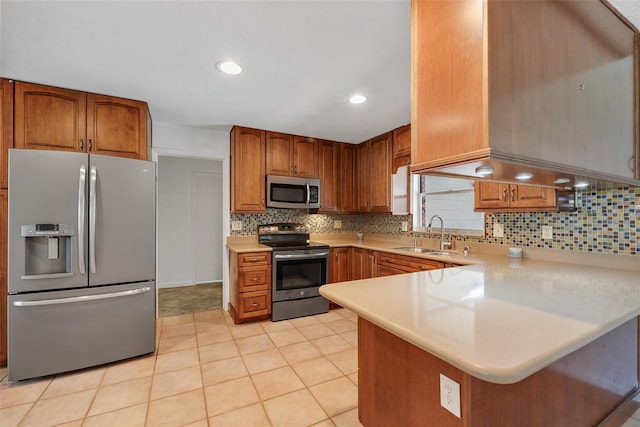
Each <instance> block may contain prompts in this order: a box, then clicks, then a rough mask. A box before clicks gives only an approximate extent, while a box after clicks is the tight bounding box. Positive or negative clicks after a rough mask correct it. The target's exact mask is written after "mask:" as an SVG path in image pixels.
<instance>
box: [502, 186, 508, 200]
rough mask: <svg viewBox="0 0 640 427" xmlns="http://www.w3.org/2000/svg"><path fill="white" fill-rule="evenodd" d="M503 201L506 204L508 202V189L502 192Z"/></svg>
mask: <svg viewBox="0 0 640 427" xmlns="http://www.w3.org/2000/svg"><path fill="white" fill-rule="evenodd" d="M502 200H504V201H505V202H506V201H507V189H506V188H505V189H503V190H502Z"/></svg>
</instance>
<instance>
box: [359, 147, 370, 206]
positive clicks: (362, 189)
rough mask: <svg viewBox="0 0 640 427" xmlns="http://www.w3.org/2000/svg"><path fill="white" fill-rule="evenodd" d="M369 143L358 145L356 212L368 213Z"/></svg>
mask: <svg viewBox="0 0 640 427" xmlns="http://www.w3.org/2000/svg"><path fill="white" fill-rule="evenodd" d="M368 164H369V141H367V142H363V143H361V144H360V145H358V167H357V168H356V174H357V175H356V176H357V177H358V186H357V191H356V195H357V211H358V212H368V211H369V206H370V205H369V174H368V167H367V165H368Z"/></svg>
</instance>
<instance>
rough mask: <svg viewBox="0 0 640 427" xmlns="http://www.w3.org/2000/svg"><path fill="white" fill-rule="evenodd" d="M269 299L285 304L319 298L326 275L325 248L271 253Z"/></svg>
mask: <svg viewBox="0 0 640 427" xmlns="http://www.w3.org/2000/svg"><path fill="white" fill-rule="evenodd" d="M272 261H273V273H272V274H273V277H272V279H273V280H272V286H273V292H272V296H271V300H272V301H274V302H276V301H288V300H294V299H301V298H310V297H316V296H319V295H320V293H319V291H318V288H319V287H320V286H321V285H324V284H326V283H327V278H328V276H329V249H300V250H287V251H274V252H273V259H272Z"/></svg>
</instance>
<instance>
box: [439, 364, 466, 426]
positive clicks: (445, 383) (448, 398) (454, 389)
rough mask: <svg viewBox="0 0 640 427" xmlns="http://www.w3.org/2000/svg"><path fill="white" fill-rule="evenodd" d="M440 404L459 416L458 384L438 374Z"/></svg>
mask: <svg viewBox="0 0 640 427" xmlns="http://www.w3.org/2000/svg"><path fill="white" fill-rule="evenodd" d="M440 405H441V406H442V407H443V408H445V409H446V410H447V411H449V412H451V413H452V414H453V415H455V416H456V417H458V418H460V416H461V415H460V384H459V383H457V382H455V381H454V380H452V379H451V378H449V377H447V376H446V375H443V374H440Z"/></svg>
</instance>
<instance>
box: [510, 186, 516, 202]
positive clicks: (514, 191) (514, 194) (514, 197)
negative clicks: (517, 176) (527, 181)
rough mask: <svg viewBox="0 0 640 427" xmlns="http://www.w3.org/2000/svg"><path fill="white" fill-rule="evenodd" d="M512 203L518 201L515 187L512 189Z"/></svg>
mask: <svg viewBox="0 0 640 427" xmlns="http://www.w3.org/2000/svg"><path fill="white" fill-rule="evenodd" d="M511 201H512V202H515V201H516V188H515V187H511Z"/></svg>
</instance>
